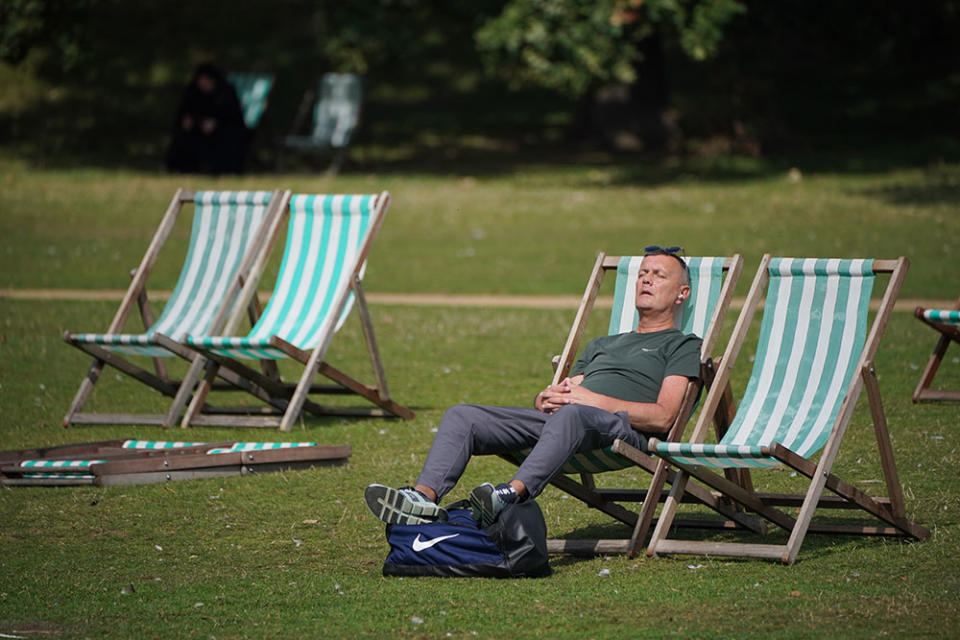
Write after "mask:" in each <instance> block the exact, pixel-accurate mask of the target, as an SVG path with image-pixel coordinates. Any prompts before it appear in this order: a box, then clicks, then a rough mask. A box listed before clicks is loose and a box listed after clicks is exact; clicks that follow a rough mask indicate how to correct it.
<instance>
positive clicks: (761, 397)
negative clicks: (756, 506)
mask: <svg viewBox="0 0 960 640" xmlns="http://www.w3.org/2000/svg"><path fill="white" fill-rule="evenodd" d="M768 271H769V275H770V283H769V285H768V289H767V298H766V305H765V307H764V312H763V321H762V324H761V328H760V338H759V341H758V346H757V355H756V359H755V361H754V365H753V371H752V373H751V375H750V380H749V382H748V383H747V389H746V391H745V393H744V397H743V400H742V402H741V403H740V407H739V410H738V411H737V415H736V417H735V418H734V420H733V424H732V425H731V427H730V429H729V431H727V433H726V435H725V436H724V437H723V439H722V440H721V441H720V442H719V443H718V444H692V443H669V442H668V443H660V444H658V445H657V447H656V450H655V453H656V454H657V455H659V456H661V457H663V458H666V459H667V460H672V461H676V462H679V463H685V464H690V465H700V466H708V467H714V468H720V469H723V468H731V467H746V468H751V467H772V466H777V465H778V464H779V463H778V462H777V461H776V460H774V459H773V458H769V457H767V456H764V455H763V453H762V452H761V447H765V446H769V445H770V444H772V443H774V442H777V443H780V444H781V445H783V446H785V447H787V448H788V449H790V450H791V451H793V452H794V453H796V454H798V455H801V456H803V457H805V458H808V457H810V456H811V455H813V454H814V453H816V452H817V451H819V450H820V448H822V447H823V445H824V444H825V443H826V441H827V438H828V437H829V435H830V432H831V430H832V428H833V426H834V423H835V422H836V418H837V415H838V414H839V411H840V407H841V405H842V403H843V399H844V397H845V395H846V391H847V388H848V387H849V384H850V382H851V380H852V379H853V376H855V375H858V372H857V365H858V362H859V360H860V356H861V352H862V351H863V345H864V342H865V340H866V331H867V314H868V311H869V303H870V293H871V291H872V289H873V281H874V274H873V261H872V260H826V259H796V258H774V259H773V260H772V261H771V262H770V266H769V269H768Z"/></svg>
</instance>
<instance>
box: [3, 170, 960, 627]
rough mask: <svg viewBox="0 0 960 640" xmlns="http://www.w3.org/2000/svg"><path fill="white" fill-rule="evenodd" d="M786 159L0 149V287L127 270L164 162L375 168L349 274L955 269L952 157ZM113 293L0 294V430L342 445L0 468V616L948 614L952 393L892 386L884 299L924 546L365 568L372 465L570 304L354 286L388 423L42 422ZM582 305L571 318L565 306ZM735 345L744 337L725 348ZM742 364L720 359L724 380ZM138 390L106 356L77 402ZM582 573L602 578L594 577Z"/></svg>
mask: <svg viewBox="0 0 960 640" xmlns="http://www.w3.org/2000/svg"><path fill="white" fill-rule="evenodd" d="M790 166H791V165H790V164H789V163H788V164H784V165H783V166H781V165H779V164H777V163H773V162H771V163H763V162H759V161H755V160H742V159H728V160H722V161H715V162H713V163H712V164H710V163H707V162H705V161H702V162H694V161H691V162H689V163H680V164H677V165H667V166H663V165H656V166H653V165H651V166H647V165H642V164H638V165H627V166H620V165H614V164H594V165H587V164H580V165H571V166H560V167H550V166H546V165H539V164H530V165H524V166H519V167H511V170H509V171H508V170H504V171H501V172H491V171H485V172H480V171H476V172H463V173H460V174H454V173H449V174H438V173H422V174H400V173H384V174H382V175H374V174H362V175H345V176H342V177H339V178H323V177H315V176H308V175H302V174H301V175H260V176H257V175H254V176H245V177H242V178H222V179H209V178H208V179H204V178H196V177H191V178H180V177H169V176H160V175H154V174H150V173H134V172H123V171H107V170H94V169H91V170H76V169H73V170H67V169H64V170H46V169H37V168H31V167H28V166H27V165H26V164H24V163H22V162H20V161H17V160H13V159H6V160H0V185H2V189H0V289H6V288H15V289H23V288H69V289H104V288H107V289H121V288H123V287H125V286H126V281H125V278H126V277H127V276H126V273H127V272H128V270H129V269H130V268H132V267H133V266H135V265H136V263H137V262H138V261H139V258H140V257H141V256H142V253H143V251H144V249H145V247H146V244H147V243H148V241H149V237H150V235H151V233H152V232H153V230H154V227H155V226H156V224H157V222H158V221H159V218H160V216H161V215H162V213H163V210H164V207H165V206H166V203H167V201H168V200H169V198H170V196H171V195H172V193H173V191H174V189H175V188H176V187H177V186H181V185H183V186H187V187H189V188H204V187H205V188H272V187H274V186H281V187H289V188H292V189H295V190H299V191H311V192H320V191H344V192H371V191H377V190H380V189H388V190H390V191H391V193H392V194H393V197H394V203H393V206H392V207H391V210H390V212H389V213H388V215H387V219H386V222H385V224H384V227H383V230H382V232H381V234H380V236H379V238H378V240H377V243H376V245H375V248H374V251H373V253H372V255H371V257H370V265H369V269H368V274H367V279H366V286H367V290H368V291H370V292H390V293H500V294H562V295H579V294H580V293H581V292H582V289H583V286H584V282H585V279H586V276H587V272H588V270H589V268H590V266H591V265H592V263H593V259H594V257H595V255H596V252H597V251H598V250H607V251H609V252H611V253H628V252H636V251H638V250H640V249H641V248H642V247H643V245H645V244H650V243H656V244H668V243H669V244H672V243H675V242H676V243H679V244H683V245H685V246H686V248H687V251H688V253H690V254H729V253H732V252H735V251H739V252H740V253H742V254H743V255H744V256H745V258H746V261H747V265H746V268H745V275H744V277H743V278H742V279H741V283H740V286H739V287H738V292H739V294H740V295H742V294H744V293H745V292H746V289H747V286H748V281H749V279H750V278H751V277H752V273H753V271H754V269H755V267H756V265H757V263H758V261H759V258H760V255H761V254H762V253H763V252H764V251H769V252H772V253H774V254H781V255H811V256H828V257H829V256H844V257H847V256H849V257H853V256H872V257H895V256H898V255H906V256H908V257H910V259H911V262H912V266H911V271H910V275H909V276H908V278H907V282H906V285H905V288H904V291H903V293H902V297H908V298H933V299H951V298H955V297H956V295H957V294H958V293H960V276H958V274H960V258H958V257H957V256H958V254H960V216H958V214H960V208H958V204H957V203H958V201H960V198H958V196H960V193H958V191H960V189H958V187H960V165H957V164H951V163H948V162H932V163H929V164H924V165H918V166H907V165H904V166H900V167H897V166H895V165H894V166H877V165H876V164H871V163H869V162H865V163H863V164H857V163H848V164H846V165H843V166H838V165H835V164H834V165H831V166H829V167H827V168H817V167H820V166H823V165H821V164H816V163H811V167H810V168H808V167H807V166H805V165H804V164H800V165H799V168H800V170H801V171H802V176H803V177H802V179H801V180H799V181H796V180H791V179H790V178H789V177H788V172H787V170H788V169H789V168H790ZM187 234H188V229H187V228H186V226H181V227H180V228H178V229H177V232H176V234H175V236H174V238H173V240H172V244H171V247H170V249H171V251H170V252H169V255H168V256H165V259H164V261H163V262H162V264H160V265H158V269H157V272H156V279H155V281H154V282H152V283H151V287H152V288H154V289H164V288H167V289H169V288H170V287H172V285H173V281H174V279H175V277H176V273H177V269H178V267H179V259H180V258H182V254H183V252H184V251H185V242H186V238H187ZM178 252H179V256H178ZM274 266H275V265H274ZM115 308H116V303H115V302H104V301H83V302H80V301H63V300H51V301H35V300H18V299H14V298H2V297H0V407H2V408H3V412H2V413H3V420H2V421H0V438H2V442H3V446H2V447H0V448H3V449H15V448H25V447H30V446H47V445H54V444H63V443H68V442H81V441H92V440H100V439H106V438H115V437H139V438H167V439H182V438H189V439H191V440H200V441H214V440H239V439H260V440H269V439H281V440H312V441H317V442H321V443H330V444H341V443H343V444H349V445H351V446H352V448H353V455H352V457H351V458H350V460H349V462H348V463H347V464H346V465H343V466H339V467H331V468H324V469H315V470H310V471H302V472H289V473H282V474H271V475H263V476H259V477H242V478H226V479H205V480H196V481H190V482H179V483H170V484H163V485H144V486H119V487H107V488H97V487H76V488H26V487H19V488H0V633H4V634H13V635H19V636H24V637H64V638H79V637H90V638H103V637H110V638H128V637H135V638H140V637H197V638H211V637H215V638H234V637H255V638H261V637H285V638H288V637H294V638H315V637H376V638H380V637H410V638H435V637H455V638H472V637H479V638H515V637H553V638H558V637H559V638H614V637H617V638H619V637H662V636H666V635H679V636H693V637H732V636H736V637H760V636H766V635H769V634H771V633H776V634H778V635H782V636H786V637H813V636H823V635H825V634H830V635H833V636H840V637H871V638H872V637H877V636H880V635H891V636H934V637H941V636H942V637H953V636H955V635H956V631H957V629H958V628H960V613H958V611H957V609H958V606H957V605H958V601H960V577H958V575H960V574H958V572H957V571H956V568H955V563H956V560H957V558H958V557H960V519H958V513H960V480H958V478H957V474H956V469H957V468H960V433H958V431H957V423H958V416H960V407H958V406H957V405H946V404H942V405H922V406H916V405H913V404H912V403H911V402H910V394H911V392H912V390H913V387H914V385H915V384H916V380H917V378H918V376H919V373H920V371H919V370H920V368H922V366H923V365H924V364H925V362H926V359H927V357H928V355H929V352H930V349H931V348H932V347H933V344H934V342H935V336H934V333H933V332H932V331H929V330H928V329H926V328H924V327H922V326H921V325H920V323H919V322H917V321H916V320H914V319H913V318H912V317H911V314H910V313H909V312H905V311H899V312H896V313H894V314H893V317H892V319H891V322H890V325H889V327H888V329H887V332H886V335H885V338H884V340H883V342H882V344H881V349H880V352H879V354H878V361H877V369H878V372H879V374H880V384H881V390H882V392H883V394H884V400H885V409H886V412H887V417H888V420H889V423H890V428H891V436H892V439H893V444H894V448H895V452H896V455H897V460H898V464H899V471H900V475H901V480H902V483H903V485H904V489H905V492H906V496H907V509H908V514H909V515H910V516H911V517H912V518H914V519H916V520H917V521H919V522H920V523H921V524H923V525H925V526H927V527H928V528H930V530H931V531H932V537H931V539H930V540H929V541H927V542H924V543H909V542H902V541H899V540H891V539H880V538H852V537H840V536H813V535H811V536H808V538H807V541H806V543H805V544H804V546H803V548H802V549H801V551H800V556H799V559H798V562H797V564H795V565H794V566H791V567H784V566H781V565H779V564H775V563H770V562H764V561H759V560H726V559H706V558H699V557H661V558H656V559H645V558H643V559H632V560H631V559H627V558H623V557H596V558H570V557H556V558H554V559H553V561H552V565H553V568H554V575H553V576H552V577H550V578H546V579H542V580H523V581H493V580H436V579H419V580H417V579H403V580H401V579H385V578H383V577H381V575H380V568H381V564H382V562H383V559H384V557H385V555H386V552H387V547H386V543H385V541H384V536H383V527H382V526H381V524H380V523H379V522H378V521H376V520H374V519H373V518H372V517H370V516H369V515H368V513H367V510H366V508H365V506H364V504H363V501H362V490H363V487H364V486H365V485H366V484H368V483H370V482H383V483H388V484H394V483H407V482H410V481H412V480H413V479H414V478H415V476H416V474H417V472H418V470H419V467H420V464H421V463H422V461H423V459H424V456H425V455H426V451H427V449H428V447H429V445H430V442H431V438H432V431H433V429H435V428H436V425H437V423H438V422H439V420H440V418H441V416H442V414H443V411H444V409H445V408H446V407H447V406H449V405H450V404H453V403H457V402H462V401H470V402H481V403H497V404H527V403H529V401H530V398H531V397H532V396H533V394H534V393H535V392H536V391H537V390H538V389H539V388H541V386H542V385H543V384H544V382H545V381H546V379H548V378H549V371H550V369H549V359H550V356H551V355H553V354H554V353H557V352H558V351H559V349H560V348H561V347H562V343H563V339H564V337H565V335H566V331H567V329H568V328H569V325H570V323H571V321H572V317H573V310H562V309H561V310H555V309H552V310H531V309H509V308H453V307H432V308H427V307H415V306H404V305H374V306H373V309H372V313H373V321H374V324H375V327H376V329H377V337H378V340H379V343H380V347H381V350H382V352H383V357H384V362H385V367H386V371H387V375H388V379H389V381H390V383H391V391H392V393H393V395H394V396H395V398H396V399H397V400H398V401H400V402H402V403H404V404H406V405H408V406H411V407H412V408H414V410H415V411H417V417H416V419H414V420H412V421H407V422H403V421H391V420H374V419H368V420H363V419H350V420H346V419H339V418H335V419H314V418H308V419H306V420H305V421H304V422H303V423H302V424H301V425H300V426H299V427H297V428H296V429H295V430H294V431H293V432H292V433H290V434H278V433H275V432H272V431H267V432H264V431H258V432H250V431H238V430H225V429H211V428H202V429H201V428H198V429H194V430H191V431H189V432H186V433H185V432H182V431H173V432H161V431H160V430H158V429H156V428H150V427H135V426H127V427H77V428H74V429H71V430H64V429H62V428H61V427H60V426H59V424H60V419H61V418H62V415H63V413H64V412H65V411H66V408H67V406H68V404H69V402H70V399H71V398H72V395H73V393H74V391H75V390H76V386H77V384H79V381H80V378H81V376H82V373H83V371H84V370H85V367H86V365H87V361H88V359H87V358H86V357H85V356H83V355H82V354H81V353H80V352H79V351H76V350H74V349H71V348H69V347H68V346H66V345H65V344H63V342H62V341H61V339H60V335H61V333H62V332H63V330H64V329H71V330H98V329H102V328H104V327H105V326H106V324H107V323H108V322H109V318H110V316H111V315H112V313H113V311H114V310H115ZM734 317H735V313H732V314H731V316H730V318H728V322H727V329H728V331H729V329H730V327H731V326H732V323H733V318H734ZM601 324H602V322H601V321H599V320H597V321H594V322H593V323H592V325H591V331H592V332H594V333H595V332H598V331H600V330H601ZM750 354H751V347H750V346H747V347H746V348H745V350H744V353H743V355H742V358H744V360H743V361H742V362H741V364H742V365H747V364H748V363H747V361H746V360H748V359H749V356H750ZM330 361H331V362H333V363H334V364H340V365H342V366H343V367H344V368H345V369H348V370H356V371H358V373H360V374H361V375H366V371H367V368H366V364H365V358H364V355H363V341H362V337H361V334H360V331H359V328H358V325H357V323H356V322H355V319H354V320H351V322H349V323H348V324H347V325H346V326H345V327H344V329H343V330H342V332H341V333H340V334H338V336H337V339H336V340H335V341H334V343H333V346H332V347H331V352H330ZM288 370H289V371H290V372H291V373H293V372H295V371H296V369H295V368H292V367H291V368H288ZM747 373H748V371H747V370H746V367H743V366H741V367H740V368H739V369H738V371H737V374H736V377H735V385H734V388H735V391H741V390H742V386H743V384H744V382H745V379H746V375H747ZM938 382H939V383H940V384H943V385H952V386H954V387H960V351H950V352H948V357H947V360H946V362H945V364H944V366H943V370H942V372H941V374H940V376H939V378H938ZM164 406H165V404H164V403H163V401H162V399H160V398H159V397H155V395H154V394H152V393H149V392H147V391H146V390H144V389H143V388H142V387H140V386H139V385H137V384H136V383H134V382H132V381H130V380H126V379H119V378H118V377H117V376H116V375H115V373H114V372H113V371H108V372H107V373H106V374H105V375H104V376H103V379H102V381H101V383H100V384H99V385H98V388H97V390H96V392H95V393H94V398H93V400H92V402H91V405H90V408H91V410H97V409H98V408H99V409H101V410H108V409H117V410H124V411H147V410H159V409H162V408H163V407H164ZM870 423H871V418H870V413H869V410H868V408H867V406H866V402H865V400H864V401H861V403H860V405H859V406H858V409H857V411H856V413H855V416H854V419H853V422H852V426H851V429H850V431H849V432H848V434H847V437H846V439H845V441H844V447H843V449H842V451H841V454H840V457H839V458H838V460H837V463H836V465H835V470H837V472H838V473H839V474H840V475H841V476H843V477H845V478H846V479H849V480H851V481H854V482H856V483H858V484H859V486H861V487H862V488H864V489H865V490H867V491H868V492H881V491H882V490H883V488H882V482H880V476H879V475H878V465H877V458H878V456H877V451H876V447H875V445H874V443H873V440H872V428H871V424H870ZM509 474H510V467H509V466H508V465H507V464H506V463H503V462H501V461H499V460H496V459H486V458H479V459H476V460H474V461H473V462H472V463H471V465H470V467H469V468H468V471H467V474H466V476H465V478H464V479H463V481H462V484H461V486H460V487H458V489H457V490H455V491H454V493H453V494H452V496H451V498H453V499H458V498H460V497H463V496H464V495H465V494H466V492H467V491H468V490H469V488H470V487H472V486H473V485H475V484H477V483H479V482H482V481H486V480H494V481H500V480H502V479H505V478H507V477H508V476H509ZM608 476H613V477H608ZM647 479H648V478H647V476H646V475H645V474H642V473H632V472H622V473H619V474H607V476H603V477H601V479H600V481H601V483H610V484H612V483H613V482H614V480H616V481H617V482H616V484H623V482H624V481H625V480H626V481H627V482H634V483H636V484H637V485H638V486H642V485H643V484H644V483H645V482H646V481H647ZM763 482H764V484H763V486H769V487H771V488H774V489H779V488H790V487H794V488H795V487H797V486H798V485H797V479H796V478H792V477H790V474H789V473H788V472H786V471H774V472H770V473H767V474H766V475H765V476H764V477H763ZM540 503H541V506H542V507H543V509H544V512H545V515H546V518H547V523H548V527H549V529H550V533H551V535H555V536H565V535H573V536H582V537H596V536H598V535H599V536H600V537H616V536H620V535H623V533H624V531H623V529H622V527H620V526H618V525H616V524H613V523H610V522H608V521H607V520H606V519H605V516H603V515H602V514H599V513H597V512H594V511H590V510H588V509H586V508H583V507H582V506H580V505H579V504H578V503H575V501H573V500H572V499H567V498H565V497H564V496H563V495H561V494H560V492H558V491H557V490H555V489H552V488H551V489H548V490H547V491H546V492H545V493H544V494H543V496H542V497H541V499H540ZM690 535H693V536H700V537H704V536H716V537H724V538H731V539H733V538H735V537H736V536H734V535H733V534H711V533H703V532H692V533H690ZM770 537H771V538H772V539H774V540H778V539H780V538H781V537H782V536H781V534H779V533H777V532H773V533H772V534H771V535H770ZM604 569H608V570H609V575H601V572H602V570H604ZM603 573H604V574H606V572H603Z"/></svg>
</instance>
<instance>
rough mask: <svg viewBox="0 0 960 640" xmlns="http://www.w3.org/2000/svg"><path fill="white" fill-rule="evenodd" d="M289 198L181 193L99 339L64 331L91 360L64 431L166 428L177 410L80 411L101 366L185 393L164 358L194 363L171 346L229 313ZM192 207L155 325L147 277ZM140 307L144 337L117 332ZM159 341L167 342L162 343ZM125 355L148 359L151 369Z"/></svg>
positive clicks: (214, 327)
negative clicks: (180, 257)
mask: <svg viewBox="0 0 960 640" xmlns="http://www.w3.org/2000/svg"><path fill="white" fill-rule="evenodd" d="M288 197H289V193H283V192H281V191H279V190H278V191H272V192H271V191H200V192H197V193H193V192H190V191H185V190H183V189H180V190H178V191H177V193H176V194H175V195H174V197H173V200H172V201H171V202H170V206H169V207H168V208H167V212H166V214H165V215H164V217H163V220H162V221H161V223H160V226H159V227H158V228H157V231H156V233H155V234H154V236H153V240H152V241H151V243H150V246H149V248H148V249H147V252H146V254H145V255H144V257H143V260H142V261H141V262H140V266H139V267H138V268H137V270H136V271H135V272H134V273H133V281H132V282H131V283H130V287H129V288H128V289H127V292H126V294H125V295H124V297H123V301H122V302H121V303H120V308H119V309H118V310H117V312H116V314H115V315H114V317H113V320H112V321H111V322H110V326H109V327H108V328H107V331H106V332H105V333H71V332H69V331H68V332H66V333H65V334H64V336H63V338H64V340H65V341H66V342H67V343H68V344H70V345H73V346H74V347H77V348H78V349H81V350H82V351H85V352H87V353H89V354H90V355H92V356H93V357H94V361H93V363H92V364H91V365H90V368H89V370H88V372H87V374H86V376H84V379H83V381H82V383H81V384H80V388H79V390H78V391H77V394H76V396H75V397H74V400H73V403H72V404H71V406H70V409H69V411H68V412H67V415H66V416H65V417H64V419H63V424H64V426H70V425H73V424H159V425H163V426H168V425H169V424H172V422H173V421H175V420H176V419H177V417H178V416H179V414H180V412H181V411H182V407H181V409H180V410H178V411H175V410H173V408H171V411H170V412H169V413H168V414H166V415H155V414H132V413H84V412H82V409H83V407H84V405H85V404H86V402H87V400H88V399H89V397H90V395H91V393H92V392H93V386H94V384H95V383H96V381H97V379H98V378H99V376H100V373H101V372H102V370H103V367H104V365H110V366H112V367H114V368H116V369H117V370H118V371H120V372H121V373H124V374H126V375H128V376H130V377H132V378H133V379H135V380H138V381H139V382H142V383H144V384H146V385H147V386H149V387H152V388H153V389H156V390H157V391H159V392H160V393H162V394H163V395H165V396H169V397H171V398H174V397H175V396H176V395H177V393H178V391H179V390H180V389H181V387H185V389H184V392H185V393H187V394H189V392H190V391H191V390H192V388H193V385H194V384H195V380H192V381H187V379H186V378H184V379H183V380H174V379H171V378H170V377H169V376H168V375H167V369H166V365H165V364H164V362H163V360H162V358H164V357H168V356H173V355H178V356H180V357H182V358H186V359H188V360H192V359H193V358H194V355H195V354H194V353H193V352H192V351H190V350H188V349H184V348H182V347H180V346H179V345H178V344H177V342H176V341H177V340H180V339H181V338H183V336H185V335H187V334H190V333H213V334H216V333H217V332H218V331H219V330H220V329H221V328H222V327H223V326H224V323H225V322H226V321H227V319H228V318H229V317H230V316H231V315H232V314H233V311H232V306H233V302H234V301H235V300H236V293H237V292H238V291H239V289H238V287H237V284H238V283H240V282H242V281H244V280H246V279H249V278H250V277H251V276H252V274H251V270H252V268H253V265H254V264H255V262H256V261H257V256H258V254H259V253H261V252H264V251H265V250H266V247H265V242H264V236H265V235H266V234H265V233H264V231H265V230H266V229H267V228H269V226H270V225H271V224H274V222H273V220H274V219H276V218H278V217H279V212H280V211H281V210H282V209H283V207H284V206H285V205H286V200H287V198H288ZM189 203H193V210H194V214H193V227H192V232H191V236H190V245H189V248H188V250H187V256H186V259H185V261H184V264H183V267H182V268H181V270H180V276H179V279H178V280H177V284H176V286H175V288H174V290H173V293H172V295H171V297H170V299H169V300H168V301H167V303H166V305H165V306H164V308H163V312H162V313H161V314H160V316H159V317H158V318H157V319H156V321H154V319H153V315H152V313H151V310H150V303H149V300H148V296H147V286H146V285H147V279H148V277H149V275H150V272H151V270H152V269H153V267H154V265H155V263H156V261H157V258H158V257H159V255H160V252H161V249H162V248H163V245H164V244H165V242H166V240H167V238H168V237H169V235H170V233H171V231H172V230H173V228H174V225H175V224H176V221H177V218H178V217H179V215H180V213H181V212H182V211H183V210H184V205H187V204H189ZM135 306H139V310H140V315H141V318H142V320H143V326H144V331H143V333H137V334H128V333H122V331H123V329H124V327H125V324H126V322H127V319H128V318H129V316H130V314H131V313H133V310H134V307H135ZM164 337H167V338H169V339H168V340H166V343H165V344H161V341H162V340H163V338H164ZM126 356H147V357H151V358H153V369H154V371H150V370H148V369H146V368H144V367H143V366H141V365H140V364H137V363H136V362H135V361H133V360H131V359H130V358H129V357H126Z"/></svg>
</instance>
